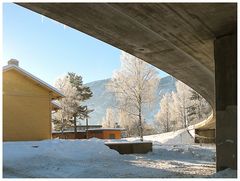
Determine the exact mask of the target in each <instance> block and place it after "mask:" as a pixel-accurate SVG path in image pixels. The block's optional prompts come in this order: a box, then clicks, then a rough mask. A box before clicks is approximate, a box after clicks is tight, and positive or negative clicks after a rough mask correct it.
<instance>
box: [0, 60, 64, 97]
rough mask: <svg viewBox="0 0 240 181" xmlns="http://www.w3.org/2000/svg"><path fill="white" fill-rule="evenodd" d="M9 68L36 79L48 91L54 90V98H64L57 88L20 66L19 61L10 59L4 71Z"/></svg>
mask: <svg viewBox="0 0 240 181" xmlns="http://www.w3.org/2000/svg"><path fill="white" fill-rule="evenodd" d="M9 70H16V71H17V72H19V73H21V74H22V75H24V76H26V77H28V78H29V79H31V80H33V81H35V82H36V83H37V84H39V85H40V86H41V87H43V88H45V89H47V90H48V91H50V92H52V96H53V99H59V98H63V97H64V95H63V94H62V93H61V92H60V91H59V90H57V89H56V88H55V87H53V86H51V85H49V84H48V83H46V82H44V81H42V80H41V79H39V78H37V77H36V76H34V75H32V74H30V73H29V72H27V71H26V70H24V69H22V68H20V67H19V66H18V62H17V63H16V62H14V63H12V60H10V61H9V64H8V65H6V66H4V67H3V72H6V71H9Z"/></svg>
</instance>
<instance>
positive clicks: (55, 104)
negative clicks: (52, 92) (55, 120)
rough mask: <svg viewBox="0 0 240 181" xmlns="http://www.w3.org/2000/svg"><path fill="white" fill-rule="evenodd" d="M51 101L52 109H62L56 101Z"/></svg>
mask: <svg viewBox="0 0 240 181" xmlns="http://www.w3.org/2000/svg"><path fill="white" fill-rule="evenodd" d="M51 103H52V105H53V108H54V109H62V107H61V106H60V105H59V104H58V103H57V102H56V101H52V102H51Z"/></svg>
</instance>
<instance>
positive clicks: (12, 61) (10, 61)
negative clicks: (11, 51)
mask: <svg viewBox="0 0 240 181" xmlns="http://www.w3.org/2000/svg"><path fill="white" fill-rule="evenodd" d="M18 64H19V62H18V60H16V59H11V60H9V61H8V65H16V66H18Z"/></svg>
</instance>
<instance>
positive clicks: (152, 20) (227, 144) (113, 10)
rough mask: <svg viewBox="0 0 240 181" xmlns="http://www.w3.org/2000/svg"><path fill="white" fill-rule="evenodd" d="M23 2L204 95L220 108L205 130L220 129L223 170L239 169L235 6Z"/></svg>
mask: <svg viewBox="0 0 240 181" xmlns="http://www.w3.org/2000/svg"><path fill="white" fill-rule="evenodd" d="M18 4H19V5H21V6H23V7H25V8H28V9H30V10H33V11H35V12H37V13H40V14H42V15H44V16H47V17H50V18H52V19H54V20H56V21H59V22H61V23H63V24H65V25H67V26H69V27H72V28H75V29H77V30H79V31H81V32H84V33H86V34H88V35H91V36H93V37H95V38H97V39H100V40H102V41H104V42H106V43H109V44H111V45H113V46H115V47H117V48H119V49H122V50H124V51H126V52H128V53H130V54H132V55H135V56H136V57H139V58H141V59H143V60H144V61H146V62H148V63H150V64H152V65H154V66H156V67H157V68H159V69H161V70H164V71H166V72H167V73H169V74H171V75H173V76H174V77H176V78H177V79H179V80H181V81H182V82H184V83H186V84H187V85H189V86H190V87H192V88H193V89H194V90H196V91H197V92H199V93H200V94H201V95H202V96H203V97H204V98H205V99H206V100H207V101H209V103H210V104H211V106H212V107H213V110H214V114H213V119H208V121H206V122H205V123H204V124H202V125H201V128H202V129H206V128H215V125H216V146H217V170H222V169H224V168H227V167H230V168H233V169H237V56H236V44H237V43H236V39H237V38H236V28H237V5H236V4H235V3H225V4H224V3H181V4H180V3H179V4H178V3H101V4H97V3H18ZM215 90H216V91H215ZM215 120H216V122H215ZM215 123H216V124H215Z"/></svg>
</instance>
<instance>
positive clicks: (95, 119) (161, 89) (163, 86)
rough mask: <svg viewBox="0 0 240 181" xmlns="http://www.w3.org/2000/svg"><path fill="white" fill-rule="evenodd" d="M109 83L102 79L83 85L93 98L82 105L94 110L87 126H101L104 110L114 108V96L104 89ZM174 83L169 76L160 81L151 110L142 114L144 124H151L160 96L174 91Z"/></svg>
mask: <svg viewBox="0 0 240 181" xmlns="http://www.w3.org/2000/svg"><path fill="white" fill-rule="evenodd" d="M109 81H110V79H104V80H98V81H94V82H90V83H87V84H85V85H86V86H88V87H90V89H91V91H92V92H93V97H91V98H90V99H89V100H87V101H86V102H84V105H87V106H88V107H89V108H90V109H94V111H93V112H92V113H91V114H90V118H89V124H101V121H102V118H103V117H104V116H105V113H106V109H107V108H113V107H116V105H117V103H116V97H115V95H114V94H113V93H110V92H109V91H108V90H107V89H106V85H107V83H108V82H109ZM175 82H176V79H175V78H173V77H171V76H167V77H164V78H162V79H161V80H160V82H159V85H158V90H157V95H156V96H157V99H156V101H155V102H154V103H153V108H151V110H147V111H145V112H144V118H145V121H146V122H152V121H153V120H154V115H155V114H156V113H157V112H158V110H159V108H160V107H159V103H160V100H161V98H162V96H163V95H164V94H165V93H168V92H169V93H170V92H172V91H176V87H175ZM81 124H84V123H83V121H81Z"/></svg>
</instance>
